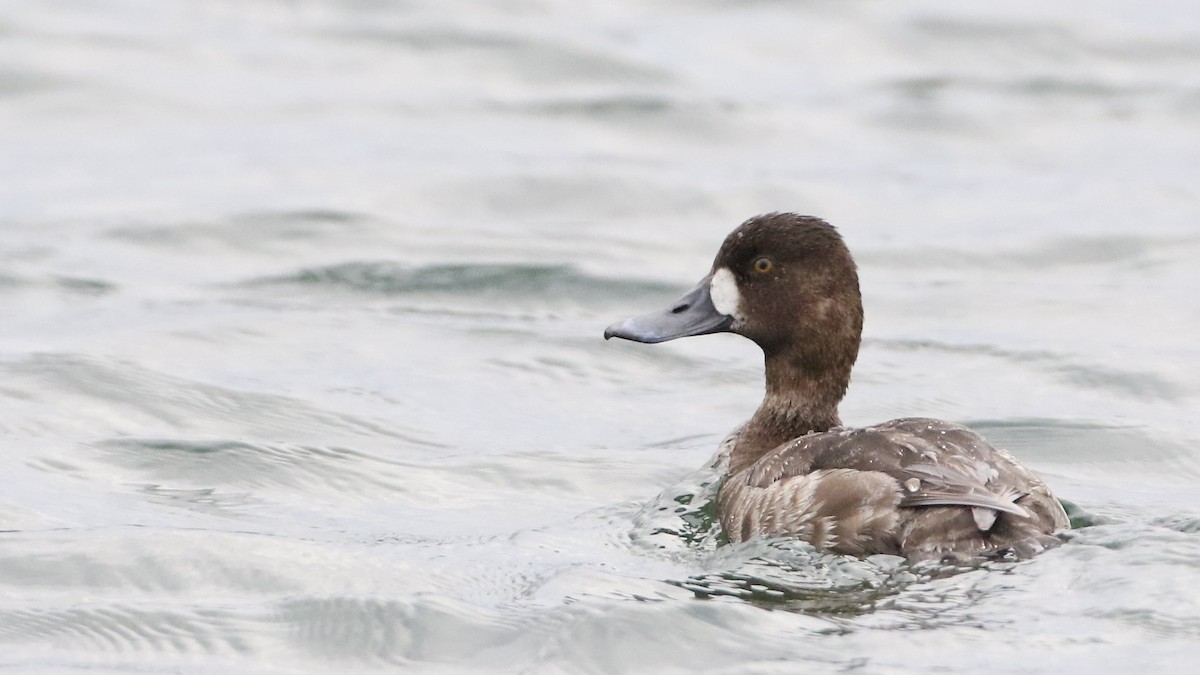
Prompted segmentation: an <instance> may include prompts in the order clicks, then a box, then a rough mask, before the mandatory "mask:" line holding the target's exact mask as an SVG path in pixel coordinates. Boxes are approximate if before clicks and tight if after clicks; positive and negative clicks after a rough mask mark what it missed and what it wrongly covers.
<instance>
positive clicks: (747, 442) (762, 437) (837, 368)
mask: <svg viewBox="0 0 1200 675" xmlns="http://www.w3.org/2000/svg"><path fill="white" fill-rule="evenodd" d="M765 360H766V380H767V382H766V384H767V393H766V395H765V396H763V401H762V404H761V405H759V407H758V410H757V411H756V412H755V413H754V416H753V417H751V418H750V421H749V422H747V423H746V426H745V427H743V429H742V433H741V435H740V436H739V437H738V440H737V445H736V447H735V448H734V450H733V455H732V457H730V467H729V469H730V472H731V473H737V472H738V471H741V470H742V469H745V468H747V467H749V466H751V465H753V464H754V463H755V462H757V461H758V460H759V458H761V457H762V456H763V455H765V454H766V453H768V452H770V451H771V450H773V449H775V448H776V447H778V446H779V445H780V444H782V443H786V442H787V441H790V440H792V439H794V438H797V437H800V436H803V435H805V434H807V433H811V432H814V431H828V430H829V429H831V428H833V427H836V426H838V425H840V424H841V420H839V419H838V411H837V409H838V403H839V402H841V400H842V396H844V395H845V393H846V387H847V385H848V384H849V383H850V366H851V365H853V362H852V361H851V363H849V364H844V365H843V364H836V365H834V366H833V367H830V368H823V369H820V370H814V369H813V368H811V367H810V366H808V365H806V364H811V363H812V361H811V360H806V359H801V358H796V357H794V356H788V355H783V354H779V355H770V354H768V355H767V356H766V359H765Z"/></svg>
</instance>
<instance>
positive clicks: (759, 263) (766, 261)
mask: <svg viewBox="0 0 1200 675" xmlns="http://www.w3.org/2000/svg"><path fill="white" fill-rule="evenodd" d="M773 267H775V263H773V262H771V259H770V258H759V259H758V260H755V261H754V271H755V272H760V273H765V272H770V271H771V268H773Z"/></svg>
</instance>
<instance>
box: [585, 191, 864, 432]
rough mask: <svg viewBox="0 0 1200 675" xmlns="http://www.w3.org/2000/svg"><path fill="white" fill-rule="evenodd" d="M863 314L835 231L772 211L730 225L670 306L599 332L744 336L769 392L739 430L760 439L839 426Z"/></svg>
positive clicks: (654, 338) (650, 338)
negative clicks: (705, 267)
mask: <svg viewBox="0 0 1200 675" xmlns="http://www.w3.org/2000/svg"><path fill="white" fill-rule="evenodd" d="M862 321H863V311H862V296H861V295H860V293H859V288H858V273H857V271H856V269H855V265H854V259H853V258H852V257H851V256H850V251H849V250H848V249H847V248H846V244H845V242H843V241H842V237H841V235H839V234H838V232H837V230H835V229H834V228H833V226H832V225H830V224H829V223H826V222H825V221H823V220H821V219H820V218H815V217H812V216H800V215H796V214H793V213H771V214H767V215H762V216H757V217H754V218H751V219H750V220H747V221H746V222H744V223H742V224H741V225H740V226H738V228H737V229H736V230H734V231H733V232H732V233H730V235H729V236H728V237H726V238H725V242H724V243H723V244H722V245H721V249H720V250H719V251H718V252H717V257H716V259H715V260H714V261H713V267H712V270H711V271H710V272H709V274H708V276H706V277H704V279H702V280H701V281H700V283H699V284H697V285H696V286H695V287H694V288H693V289H692V290H690V291H688V293H686V294H685V295H684V296H683V297H682V298H680V299H679V300H677V301H676V302H675V303H674V304H672V305H671V306H670V307H669V308H668V309H666V310H664V311H659V312H654V313H651V314H646V315H643V316H639V317H635V318H632V319H627V320H625V321H621V322H618V323H615V324H613V325H612V326H609V327H608V329H607V330H606V331H605V332H604V337H605V338H610V337H620V338H625V339H627V340H634V341H637V342H663V341H666V340H673V339H675V338H680V337H687V336H691V335H704V334H707V333H718V332H733V333H737V334H739V335H744V336H746V337H748V338H750V339H751V340H753V341H754V342H755V343H756V344H757V345H758V346H759V347H761V348H762V350H763V354H764V357H765V361H766V371H767V373H766V376H767V395H766V398H765V399H764V400H763V405H762V407H761V408H760V409H759V411H758V413H756V414H755V417H754V419H752V420H751V421H750V423H749V425H748V426H747V429H746V433H748V434H750V435H751V436H754V435H758V436H761V439H760V440H759V441H758V442H756V443H755V444H756V445H766V444H770V443H775V444H777V443H780V442H783V441H786V440H790V439H791V438H794V437H795V436H798V435H801V434H803V433H807V432H809V431H822V430H824V429H827V428H829V427H830V426H833V425H836V424H838V419H837V405H838V402H840V401H841V399H842V396H844V395H845V393H846V387H847V385H848V384H849V382H850V369H851V368H852V367H853V365H854V361H855V359H856V358H857V357H858V347H859V343H860V341H861V335H862ZM772 447H774V446H772ZM769 449H770V447H767V448H764V449H762V450H761V451H762V452H765V451H766V450H769ZM757 451H758V450H757V449H756V450H755V452H757Z"/></svg>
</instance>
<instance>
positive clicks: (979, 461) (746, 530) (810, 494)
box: [718, 418, 1068, 559]
mask: <svg viewBox="0 0 1200 675" xmlns="http://www.w3.org/2000/svg"><path fill="white" fill-rule="evenodd" d="M718 499H719V501H718V511H719V514H720V518H721V524H722V526H723V527H724V529H725V532H726V533H727V534H728V536H729V538H730V540H731V541H734V542H737V541H743V540H746V539H749V538H750V537H753V536H757V535H766V536H774V535H792V536H797V537H799V538H801V539H804V540H806V541H809V542H811V543H812V544H813V545H815V546H817V547H818V548H823V549H828V550H832V551H834V552H837V553H847V554H854V555H866V554H872V553H891V554H896V555H903V556H905V557H908V558H910V559H929V558H941V557H945V556H953V557H958V558H968V557H974V556H977V555H982V554H988V553H991V552H995V551H1000V550H1005V549H1016V550H1018V551H1022V550H1024V549H1028V550H1031V551H1032V550H1038V549H1040V548H1041V547H1043V546H1044V545H1045V543H1046V542H1047V541H1048V535H1050V534H1051V533H1053V532H1054V531H1056V530H1059V529H1063V528H1065V527H1067V525H1068V520H1067V515H1066V513H1065V512H1064V511H1063V508H1062V506H1061V505H1060V504H1059V502H1058V500H1056V499H1055V498H1054V496H1053V495H1052V494H1050V491H1049V489H1048V488H1047V487H1046V485H1045V484H1044V483H1043V482H1042V481H1041V479H1039V478H1038V477H1037V476H1036V475H1034V474H1033V473H1032V472H1031V471H1028V470H1027V469H1025V468H1024V467H1022V466H1021V465H1019V464H1017V462H1016V461H1015V460H1014V459H1013V458H1012V457H1011V456H1010V455H1009V454H1008V453H1007V452H1004V451H1003V450H998V449H996V448H994V447H992V446H991V445H990V444H989V443H988V442H987V441H986V440H984V439H983V438H982V437H981V436H979V435H978V434H976V433H975V432H973V431H971V430H969V429H967V428H965V427H962V426H959V425H957V424H951V423H949V422H944V421H941V420H933V419H919V418H910V419H899V420H893V421H891V422H886V423H884V424H880V425H877V426H874V427H867V428H863V429H833V430H830V431H827V432H819V433H812V434H808V435H806V436H802V437H800V438H797V439H795V440H793V441H790V442H788V443H785V444H783V445H781V446H779V447H778V448H775V449H774V450H772V451H770V452H768V453H767V454H766V455H764V456H763V457H762V458H760V459H759V460H758V461H757V462H755V463H754V464H753V465H751V466H750V467H749V468H747V469H744V470H742V471H739V472H738V473H736V474H733V475H731V476H729V478H728V479H727V480H726V482H725V484H724V485H723V486H722V488H721V492H720V495H719V498H718Z"/></svg>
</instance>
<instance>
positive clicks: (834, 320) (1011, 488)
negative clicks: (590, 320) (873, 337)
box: [604, 213, 1070, 561]
mask: <svg viewBox="0 0 1200 675" xmlns="http://www.w3.org/2000/svg"><path fill="white" fill-rule="evenodd" d="M862 329H863V307H862V294H861V292H860V290H859V282H858V271H857V266H856V264H855V262H854V258H853V257H852V256H851V254H850V250H849V249H848V248H847V246H846V243H845V241H844V240H843V239H842V236H841V234H840V233H839V232H838V231H837V229H835V228H834V227H833V226H832V225H830V224H829V223H827V222H825V221H824V220H822V219H820V218H818V217H815V216H806V215H799V214H795V213H768V214H764V215H760V216H756V217H753V218H750V219H749V220H747V221H746V222H744V223H742V224H741V225H739V226H738V227H737V228H736V229H735V230H734V231H733V232H732V233H730V234H729V236H728V237H726V238H725V241H724V242H723V243H722V244H721V247H720V249H719V250H718V252H717V255H716V258H715V260H714V261H713V265H712V268H711V269H710V271H709V273H708V275H707V276H705V277H704V278H703V279H701V280H700V282H699V283H698V284H696V285H695V287H693V288H692V289H691V290H689V291H687V292H686V293H684V294H683V296H682V297H681V298H679V299H678V300H676V301H675V302H674V303H672V304H670V305H669V306H667V307H666V308H665V309H662V310H659V311H654V312H651V313H648V314H644V315H640V316H635V317H632V318H629V319H625V320H623V321H618V322H616V323H614V324H612V325H611V326H609V327H608V328H607V329H606V330H605V331H604V338H605V339H606V340H607V339H609V338H622V339H625V340H632V341H635V342H641V343H648V344H653V343H659V342H666V341H668V340H675V339H678V338H683V337H691V336H698V335H708V334H713V333H735V334H737V335H741V336H743V337H746V338H749V339H750V340H751V341H753V342H754V343H755V344H757V345H758V346H759V347H760V348H761V349H762V353H763V361H764V367H765V384H766V391H765V394H764V395H763V399H762V402H761V404H760V405H759V407H758V409H757V410H756V411H755V412H754V414H753V415H752V416H751V417H750V419H749V420H748V421H747V422H746V423H745V424H743V425H742V426H741V427H739V428H738V429H737V430H735V431H734V432H733V434H731V436H730V438H729V439H728V440H727V441H726V443H725V444H723V445H724V446H726V447H728V448H731V449H730V450H729V455H728V468H727V470H726V471H725V475H724V477H723V480H722V482H721V484H720V487H719V488H718V490H717V495H716V502H717V504H716V512H717V517H718V520H719V522H720V526H721V529H722V530H723V532H724V534H725V536H726V537H727V538H728V541H729V542H730V543H738V542H743V541H747V540H750V539H753V538H756V537H792V538H798V539H800V540H803V541H806V542H808V543H810V544H811V545H813V546H814V547H816V548H817V549H819V550H823V551H829V552H832V553H835V554H846V555H854V556H861V557H865V556H871V555H875V554H889V555H896V556H902V557H905V558H908V559H909V560H910V561H923V560H968V559H976V558H984V557H994V556H1003V555H1009V554H1013V555H1016V556H1020V557H1026V556H1029V555H1033V554H1035V553H1038V552H1040V551H1042V550H1045V549H1047V548H1050V547H1052V546H1055V545H1057V543H1059V542H1060V540H1059V539H1058V538H1057V537H1055V536H1054V535H1055V533H1057V532H1059V531H1060V530H1064V529H1067V528H1069V526H1070V521H1069V519H1068V517H1067V514H1066V512H1065V510H1064V509H1063V506H1062V504H1061V503H1060V502H1059V501H1058V500H1057V499H1056V498H1055V497H1054V495H1053V494H1052V493H1051V491H1050V489H1049V487H1047V485H1046V483H1045V481H1043V480H1042V479H1041V478H1040V477H1039V476H1038V475H1037V474H1035V473H1034V472H1033V471H1031V470H1029V469H1027V468H1025V467H1024V466H1022V465H1021V464H1020V463H1018V462H1017V460H1016V459H1015V458H1014V457H1013V456H1012V455H1011V454H1010V453H1008V452H1007V451H1005V450H1002V449H999V448H996V447H994V446H992V445H991V444H990V443H988V441H987V440H985V439H984V438H983V437H982V436H980V435H979V434H978V433H976V432H974V431H972V430H970V429H968V428H967V427H965V426H962V425H960V424H955V423H952V422H947V421H944V420H938V419H930V418H918V417H910V418H903V419H896V420H891V421H888V422H883V423H881V424H876V425H873V426H868V427H862V428H848V427H843V426H842V422H841V419H840V418H839V416H838V406H839V404H840V403H841V401H842V398H843V397H844V396H845V394H846V390H847V388H848V386H849V384H850V374H851V370H852V368H853V366H854V363H855V361H856V360H857V358H858V352H859V347H860V344H861V341H862Z"/></svg>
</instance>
